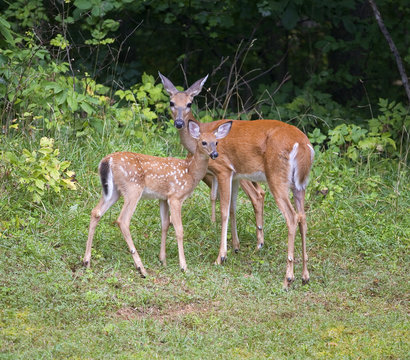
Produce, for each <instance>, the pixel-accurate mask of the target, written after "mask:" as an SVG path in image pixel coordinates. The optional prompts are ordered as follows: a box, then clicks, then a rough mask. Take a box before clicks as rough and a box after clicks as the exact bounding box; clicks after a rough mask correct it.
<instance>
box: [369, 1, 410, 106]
mask: <svg viewBox="0 0 410 360" xmlns="http://www.w3.org/2000/svg"><path fill="white" fill-rule="evenodd" d="M369 3H370V6H371V7H372V9H373V13H374V17H375V18H376V21H377V24H378V25H379V28H380V30H381V32H382V33H383V35H384V37H385V38H386V41H387V42H388V44H389V46H390V50H391V52H392V53H393V55H394V57H395V59H396V63H397V67H398V69H399V73H400V76H401V81H402V82H403V86H404V90H406V94H407V99H408V101H409V104H410V86H409V78H408V77H407V74H406V70H405V69H404V65H403V62H402V60H401V57H400V54H399V52H398V50H397V47H396V45H395V44H394V42H393V39H392V38H391V36H390V33H389V31H388V30H387V28H386V26H385V25H384V22H383V19H382V16H381V15H380V11H379V9H378V8H377V6H376V3H375V2H374V0H369Z"/></svg>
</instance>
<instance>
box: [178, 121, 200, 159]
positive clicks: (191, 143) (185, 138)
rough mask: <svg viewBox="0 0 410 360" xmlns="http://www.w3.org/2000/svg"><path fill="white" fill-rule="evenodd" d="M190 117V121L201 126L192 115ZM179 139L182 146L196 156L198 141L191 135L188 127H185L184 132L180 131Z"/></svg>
mask: <svg viewBox="0 0 410 360" xmlns="http://www.w3.org/2000/svg"><path fill="white" fill-rule="evenodd" d="M189 117H190V120H192V121H195V122H196V123H197V124H198V125H199V121H197V120H196V119H195V118H194V116H193V115H192V113H191V114H190V116H189ZM187 124H188V122H187ZM179 138H180V140H181V144H182V146H183V147H184V148H185V149H187V150H188V151H189V152H190V153H191V154H194V153H195V150H196V140H195V139H194V138H193V137H192V136H191V135H190V134H189V130H188V126H185V127H184V128H183V129H182V130H179Z"/></svg>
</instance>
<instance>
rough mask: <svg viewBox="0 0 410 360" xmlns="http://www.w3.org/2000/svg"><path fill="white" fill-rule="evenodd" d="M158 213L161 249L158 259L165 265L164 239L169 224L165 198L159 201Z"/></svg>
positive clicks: (165, 239) (165, 238)
mask: <svg viewBox="0 0 410 360" xmlns="http://www.w3.org/2000/svg"><path fill="white" fill-rule="evenodd" d="M159 213H160V215H161V250H160V252H159V261H161V264H162V265H164V266H166V265H167V255H166V241H167V233H168V228H169V224H170V219H169V206H168V202H167V201H166V200H160V201H159Z"/></svg>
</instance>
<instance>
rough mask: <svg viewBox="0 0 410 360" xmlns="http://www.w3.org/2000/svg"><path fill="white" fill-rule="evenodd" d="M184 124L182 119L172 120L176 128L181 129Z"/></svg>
mask: <svg viewBox="0 0 410 360" xmlns="http://www.w3.org/2000/svg"><path fill="white" fill-rule="evenodd" d="M184 125H185V122H184V120H181V119H176V120H175V121H174V126H175V127H176V128H177V129H182V128H183V127H184Z"/></svg>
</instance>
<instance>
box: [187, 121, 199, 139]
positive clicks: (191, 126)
mask: <svg viewBox="0 0 410 360" xmlns="http://www.w3.org/2000/svg"><path fill="white" fill-rule="evenodd" d="M188 130H189V133H190V134H191V136H192V137H193V138H194V139H199V136H200V135H201V132H200V129H199V125H198V124H197V123H196V122H194V121H192V120H189V121H188Z"/></svg>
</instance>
